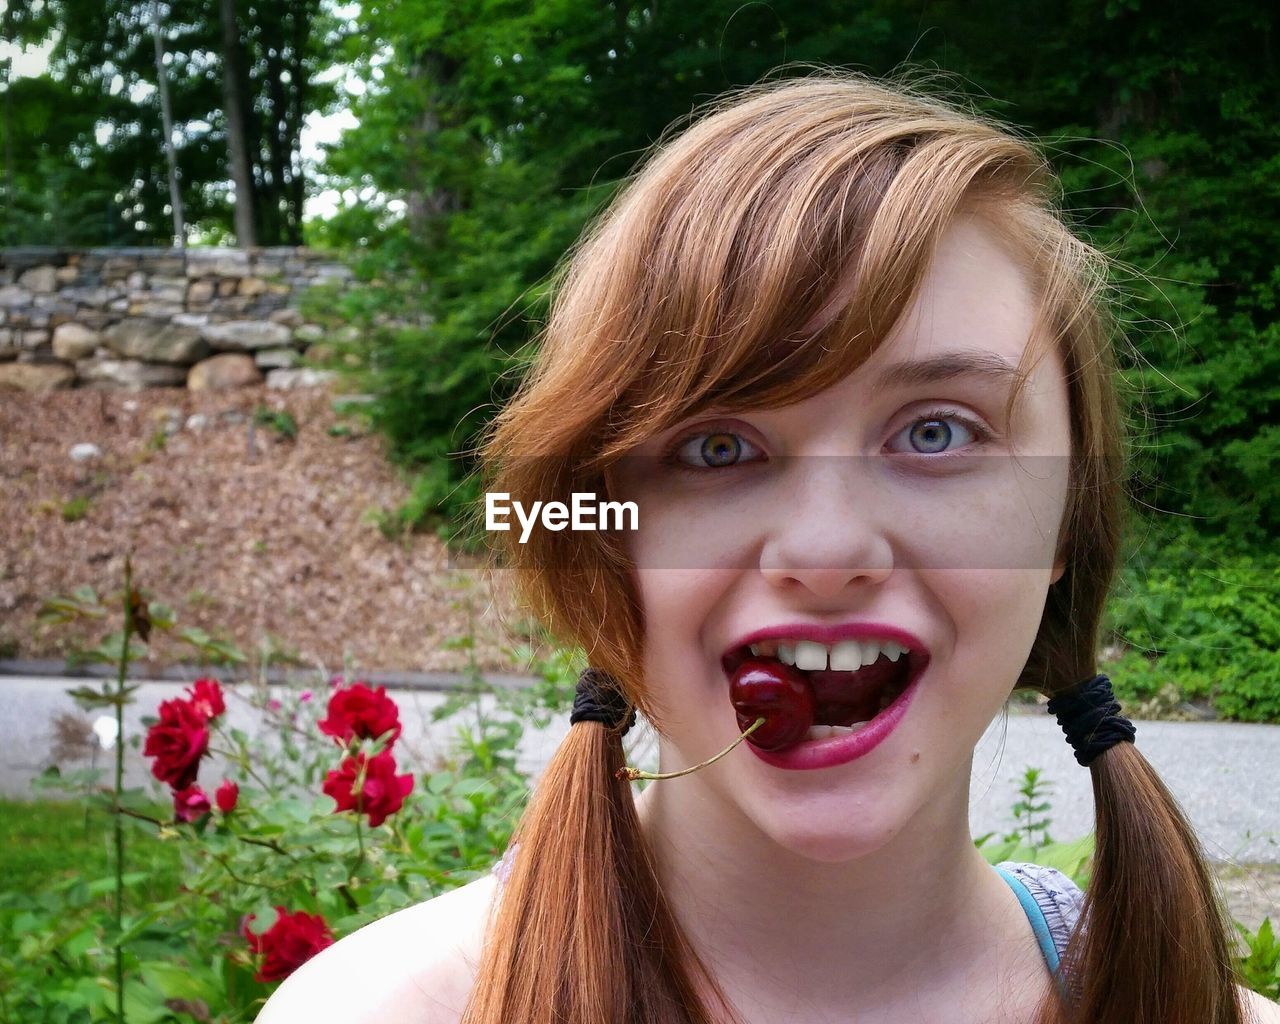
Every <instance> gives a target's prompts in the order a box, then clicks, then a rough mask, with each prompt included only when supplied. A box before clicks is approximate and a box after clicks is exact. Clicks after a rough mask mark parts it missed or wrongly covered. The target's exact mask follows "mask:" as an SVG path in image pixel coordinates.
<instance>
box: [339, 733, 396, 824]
mask: <svg viewBox="0 0 1280 1024" xmlns="http://www.w3.org/2000/svg"><path fill="white" fill-rule="evenodd" d="M395 772H396V759H395V758H394V757H393V756H392V754H391V751H389V750H384V751H383V752H382V753H381V754H377V755H375V756H373V757H369V756H368V755H366V754H356V755H354V756H352V757H348V758H345V759H344V760H343V762H342V764H341V765H339V766H338V768H337V769H335V770H334V771H331V772H330V773H329V774H328V775H327V776H325V780H324V791H325V792H326V793H328V794H329V795H330V796H331V797H333V799H334V800H335V801H336V802H337V805H338V810H339V811H355V812H356V814H367V815H368V816H369V825H370V826H371V827H373V828H377V827H378V826H379V825H381V824H382V823H383V822H384V821H386V820H387V818H388V816H390V815H392V814H395V813H396V811H398V810H400V808H401V807H402V806H404V798H405V797H406V796H408V795H409V790H411V789H413V776H412V775H397V774H396V773H395Z"/></svg>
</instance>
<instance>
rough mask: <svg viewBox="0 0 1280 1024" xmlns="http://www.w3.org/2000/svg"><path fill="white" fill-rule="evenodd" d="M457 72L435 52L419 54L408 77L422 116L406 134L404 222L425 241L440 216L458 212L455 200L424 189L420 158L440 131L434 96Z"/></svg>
mask: <svg viewBox="0 0 1280 1024" xmlns="http://www.w3.org/2000/svg"><path fill="white" fill-rule="evenodd" d="M459 70H461V65H460V64H459V63H458V62H457V61H453V60H449V59H448V58H446V57H444V56H443V55H442V54H440V53H437V52H434V51H427V52H425V53H422V54H420V55H419V57H418V59H417V60H416V61H414V62H413V65H412V66H411V67H410V70H409V77H410V78H411V79H412V80H413V81H414V83H415V84H416V85H417V86H418V88H417V89H416V90H414V92H413V93H412V95H413V96H414V98H415V100H416V101H417V102H419V103H421V107H420V109H421V113H420V114H419V115H418V117H416V118H414V119H413V121H411V122H410V123H409V125H408V126H407V127H406V130H405V136H406V139H405V142H406V143H407V145H406V146H405V151H406V154H407V159H406V161H405V168H406V172H407V173H406V179H407V180H406V186H405V219H406V221H407V222H408V225H409V231H410V232H411V233H412V234H413V235H414V237H417V238H424V237H427V233H428V231H429V230H430V228H431V225H432V223H433V222H434V221H436V220H437V219H439V217H440V216H441V215H442V214H445V213H447V212H449V211H451V210H456V209H457V208H458V200H457V197H456V196H455V195H453V194H452V193H451V192H449V191H448V190H446V189H442V188H436V189H432V190H428V189H427V187H426V182H424V181H423V172H422V162H421V157H420V154H423V153H427V152H429V151H430V148H431V138H432V136H433V135H435V134H436V133H437V132H439V131H440V114H439V111H438V110H437V104H436V98H435V94H436V92H437V90H438V89H439V88H441V87H442V86H444V85H445V84H446V83H448V82H449V80H450V79H451V78H453V77H454V76H455V75H456V74H457V73H458V71H459Z"/></svg>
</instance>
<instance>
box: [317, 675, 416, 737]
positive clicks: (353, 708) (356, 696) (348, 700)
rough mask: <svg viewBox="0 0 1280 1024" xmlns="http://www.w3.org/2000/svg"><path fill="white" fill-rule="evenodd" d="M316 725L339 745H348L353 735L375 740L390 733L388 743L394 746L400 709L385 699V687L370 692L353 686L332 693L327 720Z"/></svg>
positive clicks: (398, 727)
mask: <svg viewBox="0 0 1280 1024" xmlns="http://www.w3.org/2000/svg"><path fill="white" fill-rule="evenodd" d="M316 724H317V725H319V727H320V731H321V732H322V733H324V734H325V735H326V736H332V737H333V738H334V739H335V740H337V741H338V742H339V743H350V742H351V740H352V739H353V738H354V737H356V736H359V737H360V738H362V739H369V740H372V739H377V738H378V737H379V736H381V735H382V734H383V733H385V732H390V733H391V739H390V740H389V743H394V742H395V741H396V738H397V737H398V736H399V735H400V709H399V708H398V707H396V702H395V701H393V700H392V699H391V698H390V697H388V696H387V688H386V687H385V686H379V687H378V689H377V690H371V689H369V687H367V686H365V685H364V683H353V684H352V685H350V686H345V687H343V688H341V689H339V690H335V691H334V693H333V696H332V697H330V698H329V717H328V718H324V719H322V720H321V721H319V722H317V723H316Z"/></svg>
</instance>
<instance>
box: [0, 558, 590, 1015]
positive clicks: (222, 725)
mask: <svg viewBox="0 0 1280 1024" xmlns="http://www.w3.org/2000/svg"><path fill="white" fill-rule="evenodd" d="M127 573H128V562H127V561H126V585H127V586H128V575H127ZM133 593H134V594H135V598H134V599H133V600H131V602H130V604H131V607H132V608H133V609H134V613H135V615H138V614H141V609H143V608H145V611H146V621H147V623H148V628H149V629H152V630H160V629H168V628H171V627H172V625H173V616H172V613H171V612H169V611H168V609H165V608H163V606H160V605H158V604H156V603H154V602H153V603H151V604H149V605H144V604H143V602H142V601H141V599H140V598H138V597H136V591H134V592H133ZM58 605H59V608H60V609H61V610H62V612H63V613H66V614H72V613H75V614H81V613H83V615H84V617H86V618H90V619H92V620H93V621H95V622H96V621H98V620H100V619H101V618H102V617H103V615H105V614H106V612H105V610H104V609H103V607H102V606H101V605H100V604H98V603H97V598H96V595H94V594H93V593H92V592H91V591H90V589H89V588H79V589H78V590H77V591H76V592H75V594H74V596H73V597H69V598H62V599H59V602H58ZM184 637H185V639H187V641H188V642H190V643H192V644H193V645H194V646H196V647H197V649H198V651H199V652H200V654H201V656H202V657H207V658H209V659H215V658H216V659H218V660H223V661H226V660H232V661H234V660H242V656H241V655H239V652H237V651H235V649H234V648H231V647H229V646H228V645H225V644H223V643H221V642H218V641H214V640H212V639H210V638H209V637H208V636H207V635H205V634H201V633H199V631H194V630H189V631H187V632H186V633H185V634H184ZM463 639H465V638H463ZM144 653H145V648H140V647H139V646H138V645H137V643H136V638H135V637H133V636H130V635H129V634H128V627H126V632H125V633H114V634H112V635H111V636H108V637H107V638H105V639H104V640H102V641H100V643H99V646H98V648H97V653H96V658H95V660H99V661H101V660H106V659H107V658H109V657H118V658H120V659H121V662H122V665H121V668H120V673H119V677H118V681H116V682H110V683H104V684H102V687H101V688H100V689H95V688H91V687H82V688H79V689H77V690H76V691H74V692H73V695H74V696H75V698H76V699H77V701H79V702H81V704H82V706H84V707H86V708H89V709H92V708H95V707H97V708H101V707H113V708H115V709H116V712H117V717H118V718H119V715H120V711H121V709H122V708H123V707H124V706H125V705H126V704H128V703H130V702H131V701H132V699H133V694H132V691H133V689H134V687H132V686H130V685H129V684H127V682H126V681H125V680H126V677H127V672H128V665H129V663H130V662H131V661H133V660H135V659H137V658H140V657H142V656H143V654H144ZM530 660H531V659H530ZM543 666H547V667H549V669H550V671H549V672H545V673H543V675H544V678H545V679H546V680H547V682H546V683H545V684H541V685H539V686H537V687H534V688H531V689H530V690H529V691H524V692H521V691H508V690H506V689H505V688H501V689H498V688H494V687H492V686H490V685H489V684H488V683H487V682H486V681H485V680H484V679H483V678H482V677H481V676H480V674H479V673H478V672H475V671H472V672H471V673H469V674H468V678H467V682H466V683H465V685H463V686H461V687H459V688H458V689H457V690H456V691H455V692H454V693H453V694H452V695H450V696H449V697H448V698H447V699H446V700H445V701H444V702H443V704H442V705H440V706H439V707H437V708H436V710H435V711H433V712H432V718H433V719H434V720H437V721H439V720H442V719H444V718H456V719H457V720H458V722H459V729H458V731H457V737H458V743H457V744H456V746H455V748H454V749H452V750H450V751H449V752H447V753H446V754H444V755H441V756H439V757H437V759H436V760H434V761H432V762H430V763H413V762H412V760H411V758H409V757H408V756H407V755H406V753H405V752H404V751H403V750H402V749H400V748H399V746H398V744H399V741H400V737H401V732H402V723H401V714H400V708H399V707H398V706H397V705H396V702H395V700H394V699H393V697H392V696H391V695H389V694H387V692H386V690H385V687H382V686H379V687H376V688H375V687H372V686H370V685H368V683H367V682H366V681H364V680H359V679H355V680H354V681H349V680H348V679H347V678H346V677H345V676H336V677H332V678H329V677H327V676H320V677H318V678H316V677H314V676H313V677H312V678H310V679H308V680H306V681H305V682H304V681H303V680H302V679H298V680H291V681H290V682H288V683H286V684H284V685H283V686H280V685H277V686H272V687H268V686H267V685H266V684H265V683H253V682H246V683H243V684H236V685H225V686H224V685H223V684H222V682H221V681H220V680H219V679H217V678H215V677H214V676H213V675H212V674H208V675H202V677H201V678H200V679H197V680H196V682H195V683H194V684H192V685H191V686H189V687H188V688H187V689H186V690H185V691H184V692H183V694H182V695H181V696H180V697H177V698H173V699H170V700H165V701H161V702H159V706H158V707H157V708H156V717H155V718H154V719H150V720H149V719H145V718H144V725H146V727H147V731H146V734H145V737H128V736H125V735H121V739H120V742H119V743H118V744H117V747H116V751H117V767H119V764H120V763H121V762H120V760H119V757H120V756H121V752H122V750H123V749H124V746H125V745H126V744H127V745H129V746H132V747H134V748H135V749H137V748H138V747H141V748H142V752H143V753H144V755H145V756H146V757H147V758H148V759H149V760H150V762H151V764H150V768H151V774H152V775H153V776H154V778H155V779H156V780H158V783H159V784H160V785H163V787H164V790H163V793H162V794H159V796H160V799H157V794H155V793H146V792H144V791H142V790H129V789H125V788H123V786H122V785H121V784H120V783H119V781H117V785H116V787H115V788H114V789H112V788H111V787H110V786H107V787H104V786H103V785H102V784H101V775H102V772H101V770H99V769H95V768H90V769H87V770H84V771H77V772H70V773H67V774H66V775H60V774H56V773H55V774H49V775H48V776H47V777H45V778H44V779H43V782H42V787H43V786H48V787H50V788H56V789H60V790H62V791H63V792H65V793H75V794H79V795H81V796H82V797H83V798H84V799H85V800H86V801H90V802H92V803H93V804H96V805H97V806H98V807H99V808H100V810H101V812H103V813H102V816H101V818H100V819H95V820H106V821H108V822H110V823H112V825H113V826H114V827H116V828H117V829H119V830H120V831H121V837H120V838H121V840H122V841H121V843H120V845H119V846H117V845H115V844H107V845H108V848H109V849H112V850H115V849H123V851H124V856H123V857H122V858H119V859H118V860H117V859H116V858H115V857H114V855H113V856H112V858H111V859H112V863H113V869H114V874H113V876H112V877H109V878H103V879H94V878H84V879H74V880H71V881H69V882H67V883H64V884H61V885H58V886H57V887H54V888H50V889H49V890H48V891H45V892H32V893H26V892H24V893H0V1006H2V1007H3V1010H4V1012H3V1013H0V1017H3V1016H8V1017H9V1018H10V1019H13V1020H21V1021H27V1020H31V1021H51V1022H53V1021H56V1022H60V1024H94V1022H98V1021H106V1020H119V1019H121V1018H123V1019H125V1020H127V1021H128V1022H129V1024H196V1022H199V1024H212V1022H219V1024H231V1022H244V1024H247V1022H249V1021H251V1020H252V1019H253V1018H254V1016H255V1015H256V1012H257V1010H258V1009H259V1008H260V1007H261V1005H262V1003H263V1002H264V1001H265V999H266V997H267V996H268V995H269V994H270V992H271V990H272V988H273V986H274V985H275V984H277V983H278V981H279V980H280V979H281V978H282V977H284V976H286V975H287V973H288V972H290V971H292V970H294V969H296V967H297V966H298V965H299V964H300V963H302V962H305V958H307V957H309V956H311V955H314V954H315V952H317V951H319V949H322V948H323V947H324V945H325V944H327V943H328V942H330V941H333V939H334V938H336V937H341V936H343V935H347V934H350V933H351V932H353V931H355V930H356V929H358V928H360V927H361V926H363V925H365V924H368V923H370V922H371V921H373V920H376V919H378V918H381V917H384V916H386V915H387V914H390V913H392V912H394V911H396V910H399V909H401V908H403V907H406V906H409V905H411V904H413V903H417V902H420V901H422V900H426V899H430V898H431V897H432V896H435V895H438V894H439V893H441V892H443V891H445V890H447V889H451V888H454V887H455V886H458V885H462V884H464V883H466V882H469V881H471V880H473V879H475V878H478V877H480V875H481V874H483V873H484V872H486V871H488V870H489V869H490V867H491V866H492V864H493V862H494V861H495V860H496V859H497V857H498V856H499V855H500V854H501V853H502V851H503V850H504V849H505V848H506V846H507V843H508V840H509V838H510V834H511V829H512V828H513V827H514V824H515V822H516V821H518V820H519V816H520V811H521V809H522V807H523V805H524V802H525V800H526V799H527V795H528V780H527V779H526V777H525V776H524V775H523V774H522V773H521V772H520V771H518V770H517V768H516V750H517V745H518V744H519V741H520V739H521V737H522V735H523V732H524V728H525V725H526V723H528V722H530V721H534V722H537V721H539V720H541V721H542V722H544V723H545V717H541V712H542V711H544V710H546V711H548V712H549V713H563V712H565V711H567V709H568V707H569V704H570V703H571V701H572V695H573V683H574V680H575V678H576V671H575V668H577V667H580V666H576V665H570V664H568V663H567V662H566V663H560V662H544V663H538V666H537V670H538V671H540V672H541V671H542V668H543ZM553 676H554V680H555V681H554V683H552V681H551V680H552V677H553ZM316 693H329V694H330V696H329V698H328V700H327V701H322V700H317V699H315V694H316ZM490 699H492V700H494V701H496V704H497V708H496V709H495V710H487V709H486V710H482V701H485V700H490ZM233 703H236V704H243V705H245V706H247V707H248V708H249V709H251V710H252V711H253V712H254V713H255V714H256V715H257V716H258V719H257V720H258V723H259V727H258V728H256V729H253V730H250V732H251V733H252V735H251V734H250V732H246V731H242V730H241V729H238V728H234V727H232V726H230V725H229V723H228V717H229V716H228V715H227V714H226V711H227V707H228V706H229V705H231V704H233ZM553 704H555V705H557V706H556V707H553ZM238 717H239V716H238ZM322 723H323V726H322ZM213 759H217V760H219V761H220V762H222V763H221V764H219V765H218V772H217V774H216V775H212V774H211V773H210V766H209V762H210V761H211V760H213ZM202 773H204V774H205V775H206V776H207V777H206V779H205V782H204V784H202V783H201V782H200V780H199V776H200V775H201V774H202ZM119 778H120V776H119V775H117V780H119ZM206 787H207V788H206ZM210 791H212V797H210ZM211 805H212V806H211ZM157 807H159V808H163V809H162V810H160V811H159V812H157ZM170 808H171V810H170ZM215 809H216V810H215ZM147 844H165V845H167V846H168V847H169V848H170V850H175V849H176V851H177V853H178V855H179V858H180V860H181V864H182V867H181V873H180V877H181V884H180V886H179V885H175V884H174V883H173V882H172V881H171V878H172V874H171V873H170V874H166V875H165V876H164V878H165V882H164V886H165V888H164V889H162V890H156V889H155V887H154V886H152V885H149V884H148V871H149V870H151V869H150V868H149V867H148V864H150V862H151V861H150V860H149V859H147V858H145V857H143V856H140V853H141V852H145V851H141V850H140V846H145V845H147ZM172 860H173V859H172V858H166V862H167V863H168V864H170V865H171V864H172ZM167 870H168V871H169V872H172V870H173V869H172V867H170V868H168V869H167ZM166 890H167V891H169V892H170V893H171V895H170V896H169V897H168V898H166V896H165V894H164V893H165V891H166ZM117 907H118V908H119V909H118V910H117V909H116V908H117ZM117 979H118V980H119V982H122V983H123V984H119V983H118V981H117ZM120 1006H122V1009H119V1008H118V1007H120Z"/></svg>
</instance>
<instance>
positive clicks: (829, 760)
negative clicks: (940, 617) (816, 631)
mask: <svg viewBox="0 0 1280 1024" xmlns="http://www.w3.org/2000/svg"><path fill="white" fill-rule="evenodd" d="M793 635H794V634H793ZM927 666H928V658H927V656H926V658H925V660H923V661H922V662H921V664H920V665H919V667H918V668H916V669H914V670H913V672H912V677H911V682H910V683H909V684H907V688H906V689H905V690H903V691H902V693H900V694H899V695H898V698H897V700H895V701H894V702H893V703H892V704H890V705H889V706H888V707H887V708H885V709H884V710H883V711H881V712H880V714H878V715H876V717H875V718H873V719H872V720H871V721H870V722H868V723H867V724H866V725H865V726H863V727H862V728H861V729H859V730H858V731H857V732H855V733H853V734H851V735H848V736H832V737H830V738H829V739H823V740H804V741H802V742H800V743H797V744H796V745H795V746H793V747H788V748H787V749H786V750H761V749H759V748H758V747H754V746H752V745H751V741H750V739H748V740H747V741H746V742H745V743H744V744H743V745H744V746H746V747H749V748H750V749H751V753H753V754H755V755H756V757H758V758H760V760H761V761H763V762H764V763H765V764H769V765H772V766H773V767H775V768H786V769H789V770H791V771H806V770H808V769H813V768H833V767H835V766H836V765H838V764H847V763H848V762H850V761H855V760H857V759H858V758H860V757H863V756H865V755H866V754H869V753H871V751H873V750H875V749H876V747H878V746H879V745H880V744H881V743H883V742H884V741H885V740H886V739H887V738H888V737H889V734H890V733H892V732H893V730H894V729H896V728H897V727H898V723H899V722H901V721H902V719H903V717H904V716H905V715H906V713H907V708H908V707H909V706H910V704H911V700H912V698H913V697H914V696H915V695H916V690H917V689H919V686H920V677H921V676H922V675H924V670H925V668H926V667H927Z"/></svg>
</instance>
